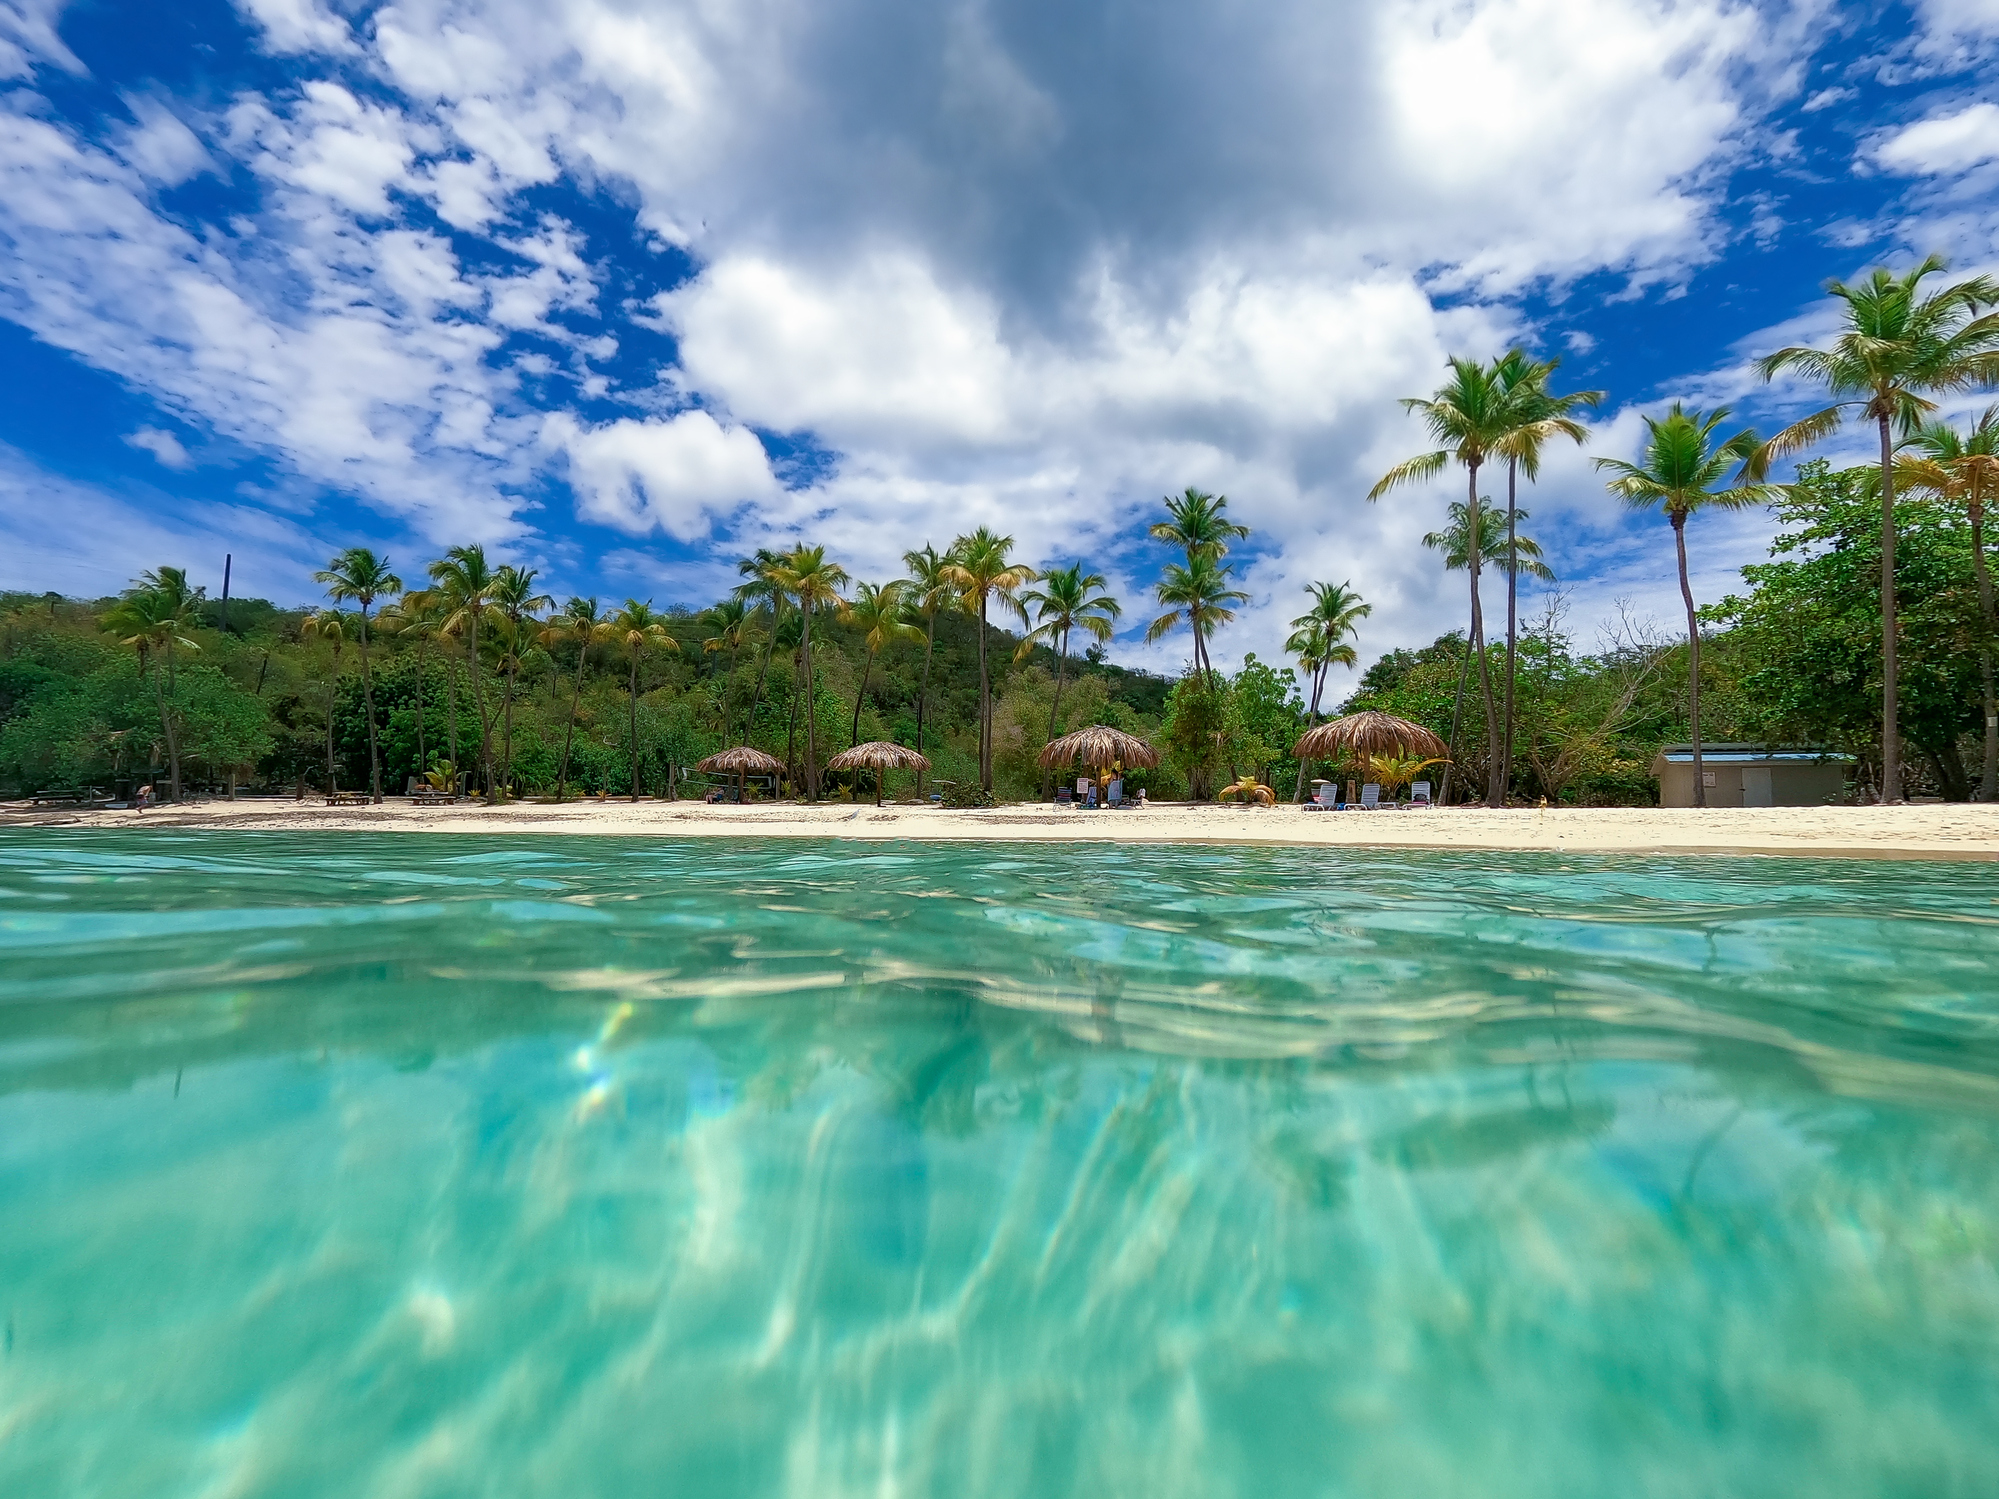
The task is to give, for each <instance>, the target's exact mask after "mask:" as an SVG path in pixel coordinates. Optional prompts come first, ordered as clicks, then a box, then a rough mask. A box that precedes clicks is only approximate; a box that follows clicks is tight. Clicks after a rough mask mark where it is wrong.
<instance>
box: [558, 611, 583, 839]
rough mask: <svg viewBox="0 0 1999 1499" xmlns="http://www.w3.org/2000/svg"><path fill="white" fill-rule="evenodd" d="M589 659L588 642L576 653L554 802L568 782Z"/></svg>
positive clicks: (559, 797)
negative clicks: (570, 757) (574, 675)
mask: <svg viewBox="0 0 1999 1499" xmlns="http://www.w3.org/2000/svg"><path fill="white" fill-rule="evenodd" d="M589 659H590V642H589V641H587V640H586V641H584V642H583V648H582V649H581V650H579V651H578V652H577V653H576V690H575V691H574V692H572V693H571V694H570V697H569V727H568V728H566V729H564V730H563V731H562V768H561V769H559V770H558V771H556V773H555V800H556V803H557V805H560V804H561V802H562V788H563V786H564V785H565V784H566V783H567V782H568V780H569V747H570V745H572V744H573V743H575V741H576V710H577V708H578V706H579V705H580V704H581V703H582V701H583V664H584V663H585V662H586V661H588V660H589Z"/></svg>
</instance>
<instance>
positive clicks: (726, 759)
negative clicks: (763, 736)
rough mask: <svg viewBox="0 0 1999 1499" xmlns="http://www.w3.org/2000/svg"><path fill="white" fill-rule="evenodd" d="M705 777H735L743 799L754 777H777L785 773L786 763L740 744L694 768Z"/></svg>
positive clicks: (737, 788)
mask: <svg viewBox="0 0 1999 1499" xmlns="http://www.w3.org/2000/svg"><path fill="white" fill-rule="evenodd" d="M694 768H695V769H696V770H698V771H700V772H701V773H702V774H703V775H711V776H716V775H722V776H734V777H735V778H736V796H737V798H738V799H741V797H742V795H743V792H744V791H745V790H746V789H747V786H748V782H749V778H750V777H751V776H753V775H759V776H775V775H782V774H783V773H784V762H783V761H782V760H780V759H778V758H777V756H775V755H766V754H765V753H764V752H763V751H762V750H760V749H751V748H750V747H749V746H748V745H747V744H739V745H737V746H736V747H735V748H734V749H725V750H722V751H720V752H718V753H716V754H712V755H710V756H709V757H708V758H707V759H705V760H702V761H699V762H697V763H696V764H695V767H694Z"/></svg>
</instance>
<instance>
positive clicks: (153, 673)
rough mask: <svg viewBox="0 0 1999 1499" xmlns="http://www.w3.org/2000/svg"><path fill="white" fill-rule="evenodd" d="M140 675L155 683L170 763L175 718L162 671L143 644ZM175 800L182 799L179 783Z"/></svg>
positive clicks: (154, 691) (175, 788)
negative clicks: (170, 707) (171, 711)
mask: <svg viewBox="0 0 1999 1499" xmlns="http://www.w3.org/2000/svg"><path fill="white" fill-rule="evenodd" d="M139 675H140V676H142V677H145V678H147V679H148V680H149V681H151V683H152V684H153V706H155V707H156V708H158V709H159V710H160V737H161V738H163V739H165V740H166V742H167V757H168V761H169V763H171V762H172V758H173V744H174V726H173V718H172V716H171V715H170V714H169V713H168V712H167V698H166V693H165V692H164V691H163V690H162V689H161V687H160V673H159V671H158V670H157V669H155V668H153V667H152V666H151V663H150V661H149V660H148V656H147V652H146V650H145V648H144V647H143V646H141V647H140V650H139ZM174 800H176V801H178V800H180V788H179V786H178V785H176V786H175V787H174Z"/></svg>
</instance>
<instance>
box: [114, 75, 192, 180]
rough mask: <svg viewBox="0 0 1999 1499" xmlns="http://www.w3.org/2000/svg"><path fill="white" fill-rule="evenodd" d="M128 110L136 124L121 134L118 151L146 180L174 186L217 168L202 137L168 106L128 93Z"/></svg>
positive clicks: (118, 135) (117, 146) (126, 97)
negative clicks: (202, 141) (203, 143)
mask: <svg viewBox="0 0 1999 1499" xmlns="http://www.w3.org/2000/svg"><path fill="white" fill-rule="evenodd" d="M125 107H126V108H127V109H129V110H131V111H132V116H133V119H134V121H135V122H136V123H134V124H133V125H132V126H131V128H129V129H127V130H123V131H120V132H118V134H117V136H116V149H117V152H118V154H119V155H120V156H121V157H123V158H124V159H125V163H126V165H128V166H130V167H131V168H132V169H133V170H134V171H136V172H138V174H139V175H140V176H142V177H144V178H145V179H146V180H147V181H149V182H154V183H157V184H159V185H160V186H161V187H175V186H178V185H179V184H180V183H183V182H185V181H187V180H188V178H190V177H193V176H194V175H196V174H197V173H199V172H204V171H210V170H212V169H213V168H214V166H215V163H214V161H213V160H212V159H211V158H210V157H209V154H208V150H207V148H206V147H205V146H203V145H202V144H201V138H200V137H199V136H197V135H196V134H195V133H194V132H193V131H192V130H190V129H188V127H187V126H186V125H185V124H183V123H182V122H181V120H180V118H179V116H177V115H176V114H175V113H174V112H173V111H172V110H171V109H169V108H168V107H167V106H166V104H164V103H163V102H161V101H160V100H158V99H154V98H149V97H147V96H145V95H143V94H128V95H126V96H125Z"/></svg>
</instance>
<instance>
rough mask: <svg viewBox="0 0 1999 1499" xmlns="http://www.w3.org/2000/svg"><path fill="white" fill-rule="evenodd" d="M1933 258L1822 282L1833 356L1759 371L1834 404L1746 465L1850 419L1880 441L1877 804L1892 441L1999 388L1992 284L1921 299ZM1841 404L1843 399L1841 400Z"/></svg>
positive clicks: (1893, 776) (1894, 795) (1892, 787)
mask: <svg viewBox="0 0 1999 1499" xmlns="http://www.w3.org/2000/svg"><path fill="white" fill-rule="evenodd" d="M1947 268H1948V267H1947V266H1946V263H1945V262H1944V261H1943V260H1942V259H1941V258H1940V257H1938V256H1935V255H1932V256H1929V257H1928V258H1927V259H1925V260H1924V261H1923V263H1922V264H1921V265H1919V266H1917V267H1916V268H1915V269H1914V270H1912V271H1909V272H1908V273H1907V274H1905V275H1901V276H1897V275H1894V274H1893V273H1892V272H1890V271H1888V270H1886V269H1883V268H1880V267H1876V269H1875V270H1874V271H1873V272H1872V274H1870V275H1869V276H1868V278H1867V280H1866V281H1864V282H1862V283H1861V284H1860V285H1858V286H1849V285H1847V284H1846V283H1844V282H1841V281H1828V282H1827V283H1826V290H1827V291H1828V292H1829V293H1831V294H1832V295H1833V296H1835V297H1837V298H1839V300H1840V302H1841V304H1842V305H1841V307H1840V309H1839V311H1840V317H1841V319H1842V320H1843V322H1844V325H1845V326H1844V330H1843V331H1842V332H1841V333H1840V335H1839V336H1838V337H1837V338H1835V339H1834V340H1833V346H1832V347H1831V348H1830V349H1808V348H1803V347H1797V346H1793V347H1791V348H1788V349H1779V350H1778V351H1777V352H1776V353H1774V354H1771V355H1769V356H1767V357H1765V358H1763V359H1760V360H1758V361H1757V362H1756V368H1757V371H1758V372H1759V373H1760V374H1761V375H1762V376H1763V378H1764V379H1765V380H1774V379H1775V378H1776V377H1777V376H1778V375H1779V374H1781V373H1784V372H1786V371H1790V372H1793V373H1796V374H1798V375H1801V376H1803V377H1804V378H1805V379H1806V380H1809V381H1811V382H1812V383H1814V384H1817V385H1822V386H1824V387H1825V389H1826V391H1827V393H1828V394H1830V395H1832V396H1833V397H1835V398H1836V399H1835V400H1834V402H1833V404H1832V405H1830V406H1827V407H1826V408H1825V409H1824V410H1822V411H1816V412H1813V413H1812V414H1811V415H1810V416H1807V417H1805V418H1803V419H1802V420H1799V421H1796V422H1793V423H1792V424H1791V425H1790V426H1788V427H1786V428H1785V429H1784V430H1783V431H1781V432H1779V433H1778V434H1777V435H1776V436H1774V437H1772V438H1771V439H1770V440H1769V442H1767V443H1765V444H1764V445H1763V446H1762V447H1761V448H1759V449H1758V450H1757V451H1756V453H1755V454H1754V455H1752V456H1751V458H1750V459H1749V461H1748V463H1747V464H1746V465H1745V473H1746V476H1747V477H1748V478H1749V479H1752V480H1756V479H1761V478H1762V477H1763V475H1764V473H1765V472H1766V471H1767V469H1768V467H1769V464H1770V463H1771V461H1772V460H1773V459H1777V458H1782V457H1786V456H1789V455H1791V454H1793V453H1798V452H1801V451H1803V450H1804V449H1806V448H1808V447H1810V446H1812V445H1813V444H1814V443H1817V442H1820V441H1823V440H1824V439H1825V438H1827V437H1829V436H1831V435H1832V434H1833V433H1834V432H1836V431H1838V430H1839V428H1840V427H1841V425H1842V424H1843V423H1844V422H1845V420H1846V415H1847V413H1848V412H1849V411H1852V410H1856V409H1857V410H1858V411H1859V413H1860V414H1861V415H1862V416H1863V417H1865V418H1866V419H1868V420H1870V421H1872V422H1873V423H1874V424H1875V427H1876V429H1877V430H1878V432H1879V435H1880V440H1881V468H1880V497H1881V800H1882V801H1883V802H1897V801H1900V800H1901V799H1902V752H1901V744H1900V740H1899V738H1898V735H1899V733H1900V729H1899V715H1898V712H1897V692H1898V683H1897V671H1896V651H1897V648H1898V642H1897V639H1896V633H1897V630H1896V613H1895V610H1896V599H1895V473H1894V455H1895V433H1896V432H1897V431H1900V432H1901V434H1902V435H1903V436H1904V437H1908V436H1913V435H1914V434H1915V433H1916V432H1917V431H1918V430H1920V429H1921V427H1922V425H1923V420H1924V417H1925V416H1926V415H1927V414H1928V413H1929V412H1931V411H1934V410H1935V409H1936V403H1935V402H1933V401H1931V400H1929V399H1928V397H1929V396H1931V395H1936V394H1945V393H1949V392H1953V391H1962V390H1972V389H1976V388H1979V387H1989V386H1992V385H1995V384H1999V313H1990V312H1988V313H1986V314H1985V315H1984V316H1982V317H1980V316H1976V315H1975V314H1977V313H1978V311H1979V309H1980V308H1983V307H1991V306H1993V305H1995V304H1999V282H1995V281H1993V280H1992V279H1991V278H1990V277H1986V276H1978V277H1975V278H1973V279H1972V280H1970V281H1959V282H1957V283H1955V284H1954V285H1951V286H1947V287H1945V288H1944V289H1943V290H1942V291H1939V292H1935V293H1932V294H1931V295H1928V296H1925V295H1923V291H1922V283H1923V282H1924V281H1925V280H1926V279H1928V278H1929V277H1931V276H1933V275H1936V274H1937V273H1939V272H1941V271H1943V270H1946V269H1947ZM1839 398H1844V399H1839Z"/></svg>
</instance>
